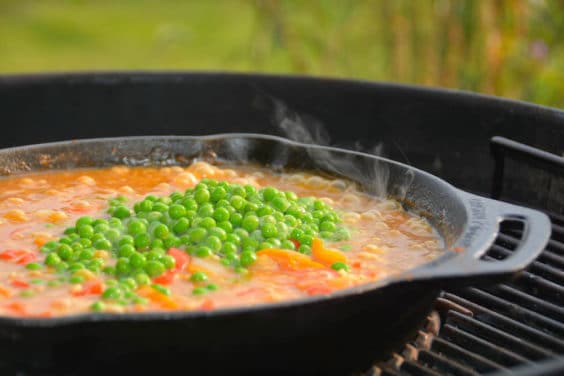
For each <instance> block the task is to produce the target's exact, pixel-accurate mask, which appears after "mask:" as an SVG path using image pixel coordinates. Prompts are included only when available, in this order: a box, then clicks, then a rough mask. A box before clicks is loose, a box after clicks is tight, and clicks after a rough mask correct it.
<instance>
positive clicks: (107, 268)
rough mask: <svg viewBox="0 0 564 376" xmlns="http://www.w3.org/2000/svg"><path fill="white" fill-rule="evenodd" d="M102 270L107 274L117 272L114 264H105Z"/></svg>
mask: <svg viewBox="0 0 564 376" xmlns="http://www.w3.org/2000/svg"><path fill="white" fill-rule="evenodd" d="M102 271H103V272H104V273H105V274H107V275H115V274H116V268H115V267H113V266H105V267H104V269H102Z"/></svg>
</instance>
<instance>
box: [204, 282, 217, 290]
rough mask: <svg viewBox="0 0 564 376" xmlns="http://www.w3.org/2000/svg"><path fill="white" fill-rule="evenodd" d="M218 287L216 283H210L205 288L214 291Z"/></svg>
mask: <svg viewBox="0 0 564 376" xmlns="http://www.w3.org/2000/svg"><path fill="white" fill-rule="evenodd" d="M218 288H219V287H218V286H217V285H216V284H213V283H210V284H209V285H207V286H206V289H208V291H216V290H217V289H218Z"/></svg>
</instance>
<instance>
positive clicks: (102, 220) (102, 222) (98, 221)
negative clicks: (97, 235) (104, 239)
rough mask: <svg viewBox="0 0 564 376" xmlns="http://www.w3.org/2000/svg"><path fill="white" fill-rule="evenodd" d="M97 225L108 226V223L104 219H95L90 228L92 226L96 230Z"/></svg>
mask: <svg viewBox="0 0 564 376" xmlns="http://www.w3.org/2000/svg"><path fill="white" fill-rule="evenodd" d="M98 225H106V226H109V225H108V221H107V220H106V219H103V218H97V219H95V220H94V222H92V226H94V228H96V226H98Z"/></svg>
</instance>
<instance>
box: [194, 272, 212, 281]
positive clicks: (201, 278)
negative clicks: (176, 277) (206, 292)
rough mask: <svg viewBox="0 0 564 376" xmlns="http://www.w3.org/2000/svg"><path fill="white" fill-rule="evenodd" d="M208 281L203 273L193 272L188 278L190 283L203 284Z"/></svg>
mask: <svg viewBox="0 0 564 376" xmlns="http://www.w3.org/2000/svg"><path fill="white" fill-rule="evenodd" d="M207 279H208V275H207V274H206V273H204V272H194V273H193V274H192V275H191V276H190V280H191V281H192V282H205V281H207Z"/></svg>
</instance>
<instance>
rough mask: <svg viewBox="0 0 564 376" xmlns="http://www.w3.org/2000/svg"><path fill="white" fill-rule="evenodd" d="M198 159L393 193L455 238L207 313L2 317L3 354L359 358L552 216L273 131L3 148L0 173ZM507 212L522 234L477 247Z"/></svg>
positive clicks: (348, 362) (136, 366)
mask: <svg viewBox="0 0 564 376" xmlns="http://www.w3.org/2000/svg"><path fill="white" fill-rule="evenodd" d="M194 159H205V160H210V161H212V162H218V163H222V162H231V163H258V164H261V165H266V166H270V167H271V168H273V169H275V170H281V169H283V168H291V169H303V170H317V171H323V172H326V173H329V174H331V175H336V176H342V177H346V178H349V179H352V180H354V181H357V182H358V183H360V184H361V185H362V186H363V187H364V189H365V190H366V191H367V192H369V193H374V194H382V193H385V194H387V195H389V196H392V197H395V198H398V199H399V200H400V201H401V202H402V203H403V204H404V205H405V206H406V208H408V209H410V210H412V211H414V212H417V213H419V214H421V215H424V216H426V217H427V218H428V219H429V221H430V222H431V223H432V224H433V225H434V226H435V227H436V228H437V229H438V231H439V232H440V234H441V235H442V237H443V238H444V240H445V244H446V248H447V250H446V251H445V254H444V256H442V257H440V258H439V259H437V260H435V261H433V262H430V263H428V264H426V265H424V266H421V267H419V268H416V269H413V270H410V271H408V272H406V273H403V274H401V275H398V276H396V277H394V278H387V279H385V280H381V281H378V282H375V283H371V284H366V285H363V286H359V287H356V288H352V289H347V290H343V291H340V292H337V293H335V294H332V295H330V296H316V297H312V298H307V299H300V300H293V301H288V302H282V303H274V304H264V305H259V306H255V307H240V308H234V309H219V310H215V311H205V312H204V311H197V312H170V313H150V314H123V315H112V314H81V315H73V316H67V317H60V318H49V319H19V318H10V317H2V318H0V359H1V362H2V363H3V365H4V366H5V367H7V369H9V370H21V371H26V372H27V373H40V374H45V373H56V374H73V373H81V374H84V373H115V372H118V371H119V372H127V373H133V372H137V373H141V374H146V373H155V374H161V373H163V374H164V372H165V371H166V372H172V370H173V369H176V371H175V372H181V373H183V374H196V375H200V374H208V373H209V374H250V373H258V374H289V373H303V374H344V373H349V372H352V371H360V370H363V369H365V368H367V367H368V366H369V365H370V363H371V362H372V361H374V360H376V359H381V358H383V357H385V356H386V355H388V354H389V353H390V352H391V351H393V350H394V349H397V347H398V345H399V344H401V343H402V342H403V341H405V340H406V338H408V337H409V336H410V335H412V334H413V333H414V330H415V329H416V328H417V325H418V324H419V323H420V322H421V320H422V319H423V318H424V317H425V315H426V313H427V312H428V311H429V310H430V308H431V305H432V303H433V301H434V299H435V298H436V297H437V294H438V292H439V291H440V289H442V288H445V287H449V288H453V287H457V286H463V285H466V284H469V283H471V284H474V285H475V284H478V283H483V282H488V283H490V282H492V281H496V280H500V279H503V278H507V277H510V276H511V275H513V274H514V273H516V272H518V271H519V270H521V269H523V268H524V267H525V266H526V265H527V264H528V263H530V262H531V261H532V260H534V259H535V257H536V256H537V255H538V254H539V253H540V251H541V250H542V249H543V247H544V245H545V244H546V242H547V240H548V238H549V234H550V222H549V220H548V218H547V217H546V216H545V215H544V214H542V213H540V212H538V211H535V210H531V209H527V208H523V207H519V206H515V205H510V204H507V203H503V202H499V201H493V200H490V199H486V198H483V197H479V196H475V195H471V194H469V193H466V192H463V191H460V190H458V189H456V188H454V187H452V186H451V185H449V184H448V183H446V182H444V181H442V180H441V179H439V178H437V177H434V176H432V175H430V174H428V173H426V172H423V171H421V170H418V169H415V168H413V167H410V166H407V165H404V164H401V163H397V162H394V161H391V160H387V159H384V158H379V157H375V156H372V155H368V154H363V153H357V152H350V151H345V150H341V149H336V148H330V147H322V146H312V145H305V144H300V143H296V142H293V141H289V140H286V139H282V138H278V137H273V136H265V135H252V134H224V135H213V136H205V137H186V136H182V137H174V136H164V137H131V138H113V139H93V140H82V141H73V142H60V143H51V144H42V145H33V146H24V147H17V148H11V149H3V150H0V166H2V167H3V172H4V174H17V173H23V172H28V171H38V170H42V169H45V168H49V169H62V168H84V167H100V166H109V165H115V164H127V165H133V166H134V165H172V164H187V163H190V161H192V160H194ZM503 220H516V221H521V222H523V224H524V231H523V238H522V240H521V242H520V244H519V246H518V247H517V248H516V249H515V251H514V252H513V254H512V255H511V256H510V257H509V258H507V259H505V260H502V261H495V262H492V261H485V260H481V259H480V257H481V256H482V255H483V254H484V253H485V252H486V251H487V249H488V247H489V246H490V245H491V244H492V242H493V241H494V239H495V238H496V234H497V232H498V229H499V223H500V222H501V221H503ZM454 249H456V250H457V252H454V251H452V250H454ZM54 370H56V371H54Z"/></svg>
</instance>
